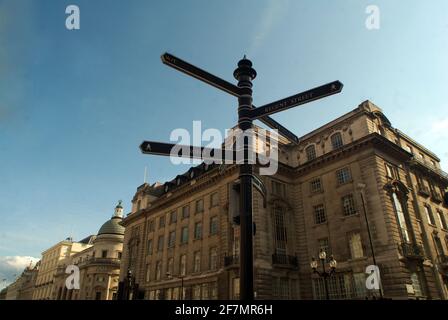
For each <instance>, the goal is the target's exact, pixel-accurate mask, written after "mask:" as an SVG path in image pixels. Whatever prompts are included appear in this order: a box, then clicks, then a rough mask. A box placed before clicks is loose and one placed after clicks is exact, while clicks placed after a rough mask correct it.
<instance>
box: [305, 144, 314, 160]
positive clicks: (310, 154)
mask: <svg viewBox="0 0 448 320" xmlns="http://www.w3.org/2000/svg"><path fill="white" fill-rule="evenodd" d="M305 153H306V159H307V161H311V160H313V159H316V147H315V146H314V144H312V145H309V146H308V147H306V149H305Z"/></svg>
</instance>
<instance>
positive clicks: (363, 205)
mask: <svg viewBox="0 0 448 320" xmlns="http://www.w3.org/2000/svg"><path fill="white" fill-rule="evenodd" d="M360 194H361V202H362V208H363V210H364V218H365V220H366V227H367V234H368V235H369V243H370V250H371V252H372V260H373V264H374V265H375V266H377V267H378V265H377V264H376V258H375V249H374V248H373V241H372V235H371V233H370V225H369V219H368V218H367V210H366V204H365V202H364V195H363V193H362V191H360ZM378 268H379V267H378ZM380 277H381V275H380ZM379 285H380V286H379V288H380V299H383V290H382V289H381V281H380V283H379Z"/></svg>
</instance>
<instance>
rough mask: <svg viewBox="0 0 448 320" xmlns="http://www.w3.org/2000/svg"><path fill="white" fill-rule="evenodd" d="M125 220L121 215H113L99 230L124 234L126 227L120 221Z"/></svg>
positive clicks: (99, 232)
mask: <svg viewBox="0 0 448 320" xmlns="http://www.w3.org/2000/svg"><path fill="white" fill-rule="evenodd" d="M121 220H123V218H121V217H112V219H110V220H109V221H106V222H105V223H104V224H103V225H102V226H101V228H100V230H99V231H98V235H100V234H118V235H124V227H123V226H122V225H120V224H119V223H120V222H121Z"/></svg>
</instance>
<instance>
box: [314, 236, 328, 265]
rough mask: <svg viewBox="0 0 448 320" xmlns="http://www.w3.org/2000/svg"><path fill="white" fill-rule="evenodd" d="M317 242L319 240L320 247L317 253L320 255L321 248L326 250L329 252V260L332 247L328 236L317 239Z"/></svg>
mask: <svg viewBox="0 0 448 320" xmlns="http://www.w3.org/2000/svg"><path fill="white" fill-rule="evenodd" d="M317 242H318V246H319V248H318V250H317V253H316V254H317V255H319V253H320V251H321V250H322V251H325V253H326V254H327V260H329V259H330V256H331V248H330V243H329V241H328V238H322V239H319V240H317Z"/></svg>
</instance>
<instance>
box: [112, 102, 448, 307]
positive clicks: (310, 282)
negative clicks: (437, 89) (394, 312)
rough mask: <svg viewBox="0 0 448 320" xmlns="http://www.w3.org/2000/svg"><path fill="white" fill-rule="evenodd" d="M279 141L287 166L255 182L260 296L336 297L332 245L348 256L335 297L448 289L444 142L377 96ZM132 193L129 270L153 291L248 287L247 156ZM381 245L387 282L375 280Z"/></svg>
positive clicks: (175, 294) (124, 273)
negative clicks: (317, 265)
mask: <svg viewBox="0 0 448 320" xmlns="http://www.w3.org/2000/svg"><path fill="white" fill-rule="evenodd" d="M278 150H279V162H280V163H279V169H278V172H277V174H275V175H273V176H258V178H259V180H260V181H262V183H263V184H264V186H265V188H266V197H263V196H262V194H261V193H260V192H258V191H257V190H258V189H256V188H254V199H253V218H254V222H255V226H256V228H255V235H254V268H255V270H254V274H255V279H254V283H255V294H256V298H257V299H322V298H325V292H324V284H323V280H322V279H321V278H319V277H318V276H317V275H316V274H315V273H313V271H312V269H311V268H310V261H311V259H312V258H313V257H316V256H317V255H318V253H319V252H320V250H325V251H326V252H327V256H330V255H333V256H334V258H335V259H336V260H337V261H338V265H337V269H336V272H335V273H334V274H333V275H332V276H331V277H330V278H329V280H328V287H329V291H330V292H329V293H330V298H333V299H365V298H366V297H369V296H372V295H375V296H377V295H378V294H380V293H381V294H383V296H384V297H386V298H392V299H447V298H448V280H447V279H448V278H447V276H448V226H447V223H448V222H447V219H448V209H447V208H448V206H447V199H446V198H447V195H446V190H447V186H448V175H447V174H446V173H444V172H443V171H442V170H441V169H440V163H439V161H440V160H439V158H438V157H437V156H436V155H435V154H434V153H432V152H431V151H429V150H427V149H426V148H425V147H423V146H422V145H420V144H418V143H417V142H416V141H414V140H413V139H411V138H410V137H408V136H407V135H405V134H404V133H402V132H401V131H400V130H398V129H396V128H394V127H392V125H391V123H390V121H389V120H388V119H387V117H386V116H385V115H384V114H383V112H382V110H381V109H380V108H378V107H377V106H375V105H374V104H373V103H371V102H370V101H365V102H363V103H361V104H360V105H359V106H358V107H357V108H356V109H354V110H353V111H351V112H349V113H347V114H345V115H343V116H341V117H339V118H337V119H335V120H334V121H332V122H330V123H328V124H326V125H324V126H322V127H320V128H318V129H316V130H314V131H312V132H310V133H309V134H306V135H305V136H303V137H301V138H300V142H299V143H298V144H297V145H293V144H292V143H288V142H286V141H284V140H280V141H279V142H278ZM132 202H133V207H132V211H131V212H130V213H129V214H128V215H127V216H126V218H125V219H124V220H123V222H122V224H123V226H125V227H126V231H125V235H124V250H123V259H122V265H121V273H120V281H122V282H126V281H127V278H128V277H129V275H130V276H131V277H132V278H133V282H134V283H135V287H137V288H138V292H139V297H143V298H145V299H182V298H184V299H237V298H238V297H239V265H238V263H239V259H238V256H239V226H238V224H237V223H236V221H237V219H235V216H237V215H238V168H237V167H236V166H235V165H225V166H219V165H205V164H201V165H199V166H197V167H192V168H191V169H190V170H189V171H187V172H186V173H184V174H181V175H178V176H177V177H176V178H175V179H173V180H172V181H169V182H166V183H164V184H159V183H156V184H153V185H149V184H143V185H142V186H140V187H139V188H138V189H137V192H136V194H135V196H134V198H133V200H132ZM363 204H364V205H363ZM369 234H370V238H371V241H372V244H373V246H371V245H370V240H369V239H370V238H369ZM372 250H373V252H374V254H375V257H376V262H377V265H378V267H379V270H380V276H381V281H382V286H381V291H378V290H374V291H371V290H368V289H367V288H366V285H365V283H366V277H367V276H368V274H366V267H368V266H369V265H372V264H373V259H372Z"/></svg>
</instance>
